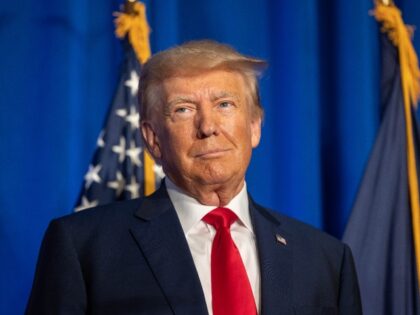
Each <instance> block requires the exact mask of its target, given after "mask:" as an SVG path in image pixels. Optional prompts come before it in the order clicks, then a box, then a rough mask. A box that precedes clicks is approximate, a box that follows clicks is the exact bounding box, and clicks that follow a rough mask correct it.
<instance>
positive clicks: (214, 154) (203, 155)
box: [194, 149, 230, 159]
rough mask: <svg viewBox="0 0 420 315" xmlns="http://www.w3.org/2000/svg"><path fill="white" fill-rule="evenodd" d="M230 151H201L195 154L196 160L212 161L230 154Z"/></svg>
mask: <svg viewBox="0 0 420 315" xmlns="http://www.w3.org/2000/svg"><path fill="white" fill-rule="evenodd" d="M229 151H230V149H211V150H205V151H201V152H199V153H196V154H194V157H195V158H201V159H203V158H204V159H210V158H218V157H221V156H223V155H225V154H226V153H227V152H229Z"/></svg>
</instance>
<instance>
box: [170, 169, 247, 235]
mask: <svg viewBox="0 0 420 315" xmlns="http://www.w3.org/2000/svg"><path fill="white" fill-rule="evenodd" d="M165 184H166V190H167V192H168V195H169V198H170V199H171V201H172V203H173V205H174V207H175V211H176V212H177V215H178V218H179V221H180V222H181V226H182V229H183V230H184V234H185V235H187V234H188V232H189V231H190V229H191V228H192V227H193V226H194V225H196V224H197V223H198V222H199V221H201V219H202V218H203V217H204V216H205V215H206V214H207V213H209V212H210V211H211V210H213V209H215V208H216V207H214V206H206V205H203V204H201V203H200V202H198V200H196V199H194V198H193V197H191V196H188V195H187V194H185V192H184V191H183V190H182V189H181V188H179V187H178V186H176V185H175V184H174V183H173V182H172V181H171V180H170V179H169V178H168V177H166V178H165ZM225 208H229V209H230V210H232V211H233V212H234V213H235V214H236V215H237V216H238V218H239V220H240V221H241V223H242V224H243V225H244V226H245V227H246V228H247V229H248V230H250V231H251V232H252V233H253V232H254V230H253V228H252V223H251V217H250V215H249V200H248V194H247V191H246V183H245V182H244V186H243V187H242V189H241V191H240V192H239V193H238V194H237V195H236V196H235V197H234V198H233V199H232V200H231V201H230V202H229V203H228V204H227V205H226V206H225Z"/></svg>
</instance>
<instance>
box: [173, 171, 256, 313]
mask: <svg viewBox="0 0 420 315" xmlns="http://www.w3.org/2000/svg"><path fill="white" fill-rule="evenodd" d="M165 184H166V189H167V191H168V194H169V198H170V199H171V201H172V203H173V205H174V207H175V210H176V213H177V215H178V218H179V221H180V222H181V226H182V229H183V231H184V234H185V237H186V239H187V242H188V246H189V248H190V251H191V254H192V257H193V260H194V264H195V267H196V269H197V272H198V276H199V278H200V282H201V286H202V288H203V291H204V297H205V299H206V304H207V309H208V312H209V314H210V315H212V314H213V308H212V295H211V267H210V260H211V247H212V242H213V238H214V235H215V233H216V231H215V229H214V227H213V226H212V225H210V224H207V223H205V222H204V221H202V220H201V219H202V218H203V217H204V216H205V215H206V214H207V213H209V212H210V211H211V210H213V209H215V208H217V207H214V206H206V205H203V204H201V203H199V202H198V201H197V200H196V199H194V198H192V197H190V196H188V195H186V194H185V193H184V192H183V191H182V190H181V189H180V188H179V187H177V186H176V185H175V184H174V183H173V182H172V181H171V180H170V179H169V178H168V177H166V178H165ZM225 208H229V209H230V210H232V211H233V212H234V213H235V214H236V215H237V216H238V218H239V219H238V220H237V221H236V222H234V223H233V224H232V226H231V228H230V231H231V235H232V239H233V241H234V242H235V244H236V247H237V248H238V249H239V252H240V254H241V257H242V261H243V263H244V265H245V269H246V272H247V274H248V279H249V282H250V283H251V288H252V292H253V294H254V298H255V305H256V306H257V311H258V313H259V312H260V304H261V303H260V266H259V262H258V255H257V247H256V240H255V234H254V230H253V228H252V223H251V218H250V215H249V204H248V194H247V192H246V184H245V183H244V187H243V188H242V190H241V191H240V192H239V193H238V194H237V195H236V196H235V197H234V198H233V199H232V200H231V201H230V202H229V204H227V205H226V206H225Z"/></svg>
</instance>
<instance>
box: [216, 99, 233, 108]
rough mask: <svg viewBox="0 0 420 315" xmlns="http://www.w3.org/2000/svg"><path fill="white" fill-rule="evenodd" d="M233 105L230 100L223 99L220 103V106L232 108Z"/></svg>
mask: <svg viewBox="0 0 420 315" xmlns="http://www.w3.org/2000/svg"><path fill="white" fill-rule="evenodd" d="M232 106H233V104H232V103H231V102H228V101H223V102H220V103H219V107H220V108H230V107H232Z"/></svg>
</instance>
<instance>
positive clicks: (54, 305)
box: [25, 220, 87, 315]
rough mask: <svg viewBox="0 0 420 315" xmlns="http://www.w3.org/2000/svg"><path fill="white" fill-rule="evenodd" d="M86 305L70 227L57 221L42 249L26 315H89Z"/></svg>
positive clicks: (83, 286)
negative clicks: (87, 314) (86, 314)
mask: <svg viewBox="0 0 420 315" xmlns="http://www.w3.org/2000/svg"><path fill="white" fill-rule="evenodd" d="M86 305H87V299H86V288H85V284H84V280H83V275H82V270H81V266H80V262H79V260H78V255H77V252H76V250H75V247H74V245H73V242H72V239H71V236H70V233H69V227H68V226H66V225H65V223H63V221H62V220H53V221H52V222H51V223H50V225H49V227H48V229H47V231H46V233H45V236H44V240H43V242H42V245H41V249H40V253H39V257H38V263H37V267H36V272H35V278H34V282H33V286H32V291H31V294H30V297H29V301H28V305H27V308H26V313H25V314H27V315H31V314H46V315H48V314H85V313H86Z"/></svg>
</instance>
